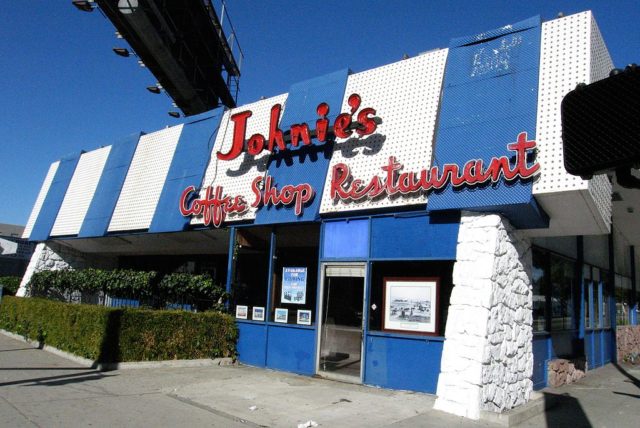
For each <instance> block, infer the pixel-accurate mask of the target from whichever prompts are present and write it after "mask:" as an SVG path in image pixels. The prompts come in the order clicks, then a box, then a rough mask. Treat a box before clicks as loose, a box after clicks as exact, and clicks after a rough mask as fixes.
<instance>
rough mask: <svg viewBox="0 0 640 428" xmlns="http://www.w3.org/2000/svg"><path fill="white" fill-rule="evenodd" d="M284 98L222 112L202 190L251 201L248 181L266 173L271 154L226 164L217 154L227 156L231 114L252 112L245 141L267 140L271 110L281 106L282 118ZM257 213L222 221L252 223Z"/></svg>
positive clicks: (194, 221) (197, 221)
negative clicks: (261, 137) (219, 188)
mask: <svg viewBox="0 0 640 428" xmlns="http://www.w3.org/2000/svg"><path fill="white" fill-rule="evenodd" d="M286 99H287V94H282V95H278V96H275V97H271V98H268V99H265V100H260V101H257V102H255V103H252V104H246V105H244V106H242V107H238V108H235V109H233V110H230V111H227V112H225V114H224V116H223V117H222V123H221V124H220V128H219V130H218V135H217V136H216V142H215V144H214V145H213V150H212V151H211V156H210V158H209V165H208V166H207V171H206V172H205V175H204V180H203V181H202V186H201V188H202V189H206V188H207V187H208V186H213V187H215V186H222V189H223V192H224V194H225V195H229V196H232V197H234V196H243V197H244V199H245V201H246V202H247V204H248V205H250V204H251V203H252V202H253V200H254V195H253V192H252V191H251V182H252V181H253V179H254V178H256V177H257V176H258V175H264V174H266V170H267V161H268V160H269V154H270V153H271V152H269V151H268V150H264V151H263V152H262V153H260V154H259V155H257V156H255V157H253V156H250V155H248V154H246V153H243V154H241V155H240V156H238V157H237V158H235V159H232V160H227V161H225V160H219V159H218V157H217V156H216V153H218V152H219V151H221V152H223V153H227V152H228V151H229V148H230V147H231V145H232V141H233V122H231V120H230V117H231V116H232V115H233V114H236V113H240V112H243V111H247V110H251V112H252V113H253V114H252V115H251V117H250V118H249V119H248V120H247V133H246V137H247V139H248V138H249V137H250V136H251V135H253V134H255V133H260V134H262V135H264V136H265V137H267V136H268V135H269V113H270V112H271V107H272V106H273V105H274V104H283V109H282V112H281V113H280V117H281V118H282V117H283V115H284V110H285V108H286V105H284V103H285V101H286ZM202 196H204V193H202V194H201V197H202ZM176 206H177V205H176ZM256 211H257V210H256V208H252V207H249V209H248V210H247V211H245V212H244V213H242V214H237V213H232V214H229V215H228V216H227V218H226V219H225V221H229V222H232V221H239V220H252V219H255V217H256ZM191 224H202V217H194V218H193V219H192V220H191Z"/></svg>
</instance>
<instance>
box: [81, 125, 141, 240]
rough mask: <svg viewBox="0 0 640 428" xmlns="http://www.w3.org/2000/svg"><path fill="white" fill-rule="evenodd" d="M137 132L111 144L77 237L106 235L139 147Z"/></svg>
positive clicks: (138, 134)
mask: <svg viewBox="0 0 640 428" xmlns="http://www.w3.org/2000/svg"><path fill="white" fill-rule="evenodd" d="M140 135H142V134H140V133H136V134H132V135H130V136H128V137H126V138H125V139H123V140H121V141H119V142H117V143H115V144H114V145H113V146H111V151H110V152H109V157H108V158H107V162H106V163H105V165H104V170H103V171H102V175H101V176H100V181H98V186H97V187H96V191H95V193H94V194H93V199H91V204H90V205H89V209H88V210H87V214H86V215H85V217H84V221H83V222H82V226H81V227H80V232H79V233H78V237H79V238H88V237H94V236H104V235H106V234H107V229H108V228H109V223H110V222H111V216H112V215H113V210H115V208H116V203H117V202H118V198H119V197H120V192H121V191H122V185H123V184H124V180H125V178H126V177H127V173H128V172H129V166H130V165H131V160H132V159H133V155H134V153H135V152H136V147H138V141H139V140H140Z"/></svg>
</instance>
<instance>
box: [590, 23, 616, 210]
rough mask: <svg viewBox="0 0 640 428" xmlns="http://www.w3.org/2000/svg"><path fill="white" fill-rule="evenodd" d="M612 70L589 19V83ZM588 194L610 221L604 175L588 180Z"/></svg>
mask: <svg viewBox="0 0 640 428" xmlns="http://www.w3.org/2000/svg"><path fill="white" fill-rule="evenodd" d="M611 69H613V61H611V55H609V51H608V50H607V47H606V46H605V44H604V40H603V39H602V35H601V34H600V29H599V28H598V24H596V20H595V19H594V18H593V16H592V17H591V76H590V77H591V78H590V80H589V82H590V83H591V82H597V81H598V80H602V79H604V78H605V77H607V76H609V72H610V71H611ZM589 193H590V195H591V197H592V198H593V201H594V202H595V205H596V208H597V210H598V212H599V213H600V215H601V216H602V219H603V220H604V222H605V223H609V222H610V219H611V210H612V206H611V182H610V181H609V179H608V178H607V176H606V175H599V176H596V177H594V178H593V179H592V180H589Z"/></svg>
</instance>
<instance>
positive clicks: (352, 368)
mask: <svg viewBox="0 0 640 428" xmlns="http://www.w3.org/2000/svg"><path fill="white" fill-rule="evenodd" d="M322 272H323V277H322V300H321V301H322V306H321V308H320V311H321V312H320V339H319V342H320V344H319V347H318V349H319V356H318V368H317V373H318V374H319V375H320V376H323V377H327V378H331V379H336V380H342V381H347V382H358V383H359V382H361V381H362V349H363V340H362V339H363V313H364V284H365V281H364V279H365V265H364V264H327V265H323V269H322Z"/></svg>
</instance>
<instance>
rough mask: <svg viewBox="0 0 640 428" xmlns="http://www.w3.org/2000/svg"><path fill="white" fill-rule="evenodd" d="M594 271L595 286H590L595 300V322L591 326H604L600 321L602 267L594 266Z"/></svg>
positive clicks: (592, 297) (593, 300)
mask: <svg viewBox="0 0 640 428" xmlns="http://www.w3.org/2000/svg"><path fill="white" fill-rule="evenodd" d="M592 273H593V287H590V288H589V294H590V296H591V301H592V302H593V323H592V324H591V328H602V325H601V323H600V309H601V307H602V306H601V304H600V296H601V293H600V285H601V284H600V269H598V268H596V267H594V268H593V270H592Z"/></svg>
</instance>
